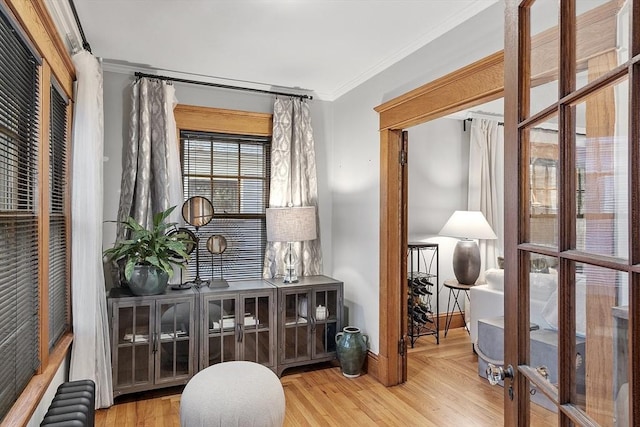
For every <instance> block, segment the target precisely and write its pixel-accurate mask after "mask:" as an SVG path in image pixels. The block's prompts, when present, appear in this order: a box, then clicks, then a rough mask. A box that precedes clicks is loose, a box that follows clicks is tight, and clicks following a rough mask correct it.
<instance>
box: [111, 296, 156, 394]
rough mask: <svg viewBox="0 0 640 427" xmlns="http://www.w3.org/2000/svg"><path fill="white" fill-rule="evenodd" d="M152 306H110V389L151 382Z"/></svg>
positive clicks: (143, 304)
mask: <svg viewBox="0 0 640 427" xmlns="http://www.w3.org/2000/svg"><path fill="white" fill-rule="evenodd" d="M152 304H153V303H142V304H122V305H121V304H114V308H113V309H114V311H115V316H114V323H115V324H114V325H113V334H114V336H113V337H112V342H113V345H114V347H115V349H116V351H114V352H113V355H114V359H115V360H113V368H114V369H113V376H114V378H113V384H114V388H115V389H116V390H117V389H122V388H128V387H135V386H140V385H144V384H150V383H152V382H153V365H152V360H153V358H152V350H153V348H152V343H153V330H152V328H151V324H152V310H151V305H152Z"/></svg>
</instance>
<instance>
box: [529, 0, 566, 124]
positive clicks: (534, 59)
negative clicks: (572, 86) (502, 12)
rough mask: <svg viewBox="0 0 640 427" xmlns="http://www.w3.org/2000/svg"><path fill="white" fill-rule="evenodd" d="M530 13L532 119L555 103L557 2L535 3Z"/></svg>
mask: <svg viewBox="0 0 640 427" xmlns="http://www.w3.org/2000/svg"><path fill="white" fill-rule="evenodd" d="M530 11H531V81H530V85H531V88H530V99H531V106H530V107H531V108H530V114H531V115H533V114H535V113H537V112H539V111H541V110H543V109H544V108H546V107H548V106H549V105H552V104H555V103H556V102H557V101H558V53H559V49H560V44H559V42H558V41H559V34H558V19H559V9H558V1H557V0H537V1H536V2H535V3H534V4H533V5H532V6H531V9H530Z"/></svg>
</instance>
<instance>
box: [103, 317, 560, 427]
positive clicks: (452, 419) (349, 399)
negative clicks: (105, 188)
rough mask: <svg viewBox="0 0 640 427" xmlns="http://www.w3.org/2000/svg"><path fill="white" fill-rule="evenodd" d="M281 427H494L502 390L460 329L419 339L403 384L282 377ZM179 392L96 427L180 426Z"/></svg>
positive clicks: (133, 401)
mask: <svg viewBox="0 0 640 427" xmlns="http://www.w3.org/2000/svg"><path fill="white" fill-rule="evenodd" d="M281 380H282V385H283V386H284V392H285V398H286V402H287V411H286V418H285V426H360V427H362V426H438V427H442V426H490V427H494V426H500V425H502V413H503V409H502V398H503V397H502V396H503V390H502V388H500V387H498V386H495V387H492V386H490V385H489V383H488V382H487V380H486V379H483V378H481V377H479V376H478V374H477V356H475V355H474V354H473V352H472V350H471V342H470V341H469V336H468V335H467V332H466V330H465V329H462V328H461V329H455V330H450V331H449V334H448V335H447V338H444V337H443V336H442V335H441V338H440V345H436V344H435V339H434V338H433V337H429V336H427V337H421V338H420V339H418V341H417V342H416V345H415V348H413V349H410V350H409V369H408V381H407V382H406V383H405V384H402V385H399V386H396V387H388V388H387V387H384V386H382V385H381V384H380V383H378V382H377V381H376V380H374V379H373V378H372V377H370V376H369V375H363V376H361V377H359V378H355V379H348V378H345V377H344V376H342V374H341V373H340V368H338V367H331V366H325V367H323V368H321V369H310V370H306V371H297V372H296V371H292V372H290V373H288V371H285V373H284V376H283V377H282V378H281ZM179 392H180V388H178V389H176V388H174V389H170V390H168V391H166V390H165V391H155V392H153V393H147V394H140V395H135V396H123V397H122V398H120V399H119V400H116V404H115V405H114V406H113V407H111V408H109V409H102V410H98V411H97V413H96V426H97V427H104V426H117V427H125V426H127V427H128V426H179V425H180V420H179V406H180V394H179ZM531 407H532V425H536V426H552V425H557V416H556V414H554V413H552V412H549V411H546V410H545V409H543V408H541V407H540V406H537V405H535V404H532V405H531Z"/></svg>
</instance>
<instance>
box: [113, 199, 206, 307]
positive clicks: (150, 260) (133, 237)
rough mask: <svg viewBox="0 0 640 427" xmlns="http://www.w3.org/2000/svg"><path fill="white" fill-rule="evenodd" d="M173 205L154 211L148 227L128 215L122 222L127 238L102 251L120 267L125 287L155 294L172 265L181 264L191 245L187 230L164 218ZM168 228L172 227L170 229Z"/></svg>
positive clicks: (169, 274) (138, 293)
mask: <svg viewBox="0 0 640 427" xmlns="http://www.w3.org/2000/svg"><path fill="white" fill-rule="evenodd" d="M174 209H175V206H173V207H171V208H169V209H167V210H165V211H163V212H159V213H157V214H155V215H154V216H153V224H152V226H151V228H150V229H146V228H145V227H143V226H142V225H140V224H139V223H138V222H137V221H136V220H135V219H133V218H132V217H129V218H128V219H127V220H126V221H125V222H123V224H124V227H125V228H126V229H127V230H128V235H129V238H128V239H126V240H122V241H120V242H116V244H115V245H114V246H113V247H112V248H109V249H107V250H105V251H104V255H105V256H106V257H107V258H108V259H109V260H111V261H114V262H116V263H117V264H118V265H119V266H120V267H121V268H123V269H124V277H125V279H126V281H127V284H128V285H129V289H130V290H131V292H132V293H134V294H135V295H157V294H161V293H163V292H164V291H165V289H166V287H167V283H168V281H169V278H170V277H172V276H173V269H174V266H175V265H177V266H179V267H180V268H184V265H185V263H186V262H187V260H188V259H189V255H188V253H187V248H188V247H189V246H190V245H194V244H195V242H194V241H193V240H191V236H190V235H189V234H188V233H185V232H180V231H177V230H175V223H171V222H166V219H167V218H168V217H169V215H171V212H173V210H174ZM172 229H173V230H174V231H172Z"/></svg>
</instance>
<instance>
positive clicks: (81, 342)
mask: <svg viewBox="0 0 640 427" xmlns="http://www.w3.org/2000/svg"><path fill="white" fill-rule="evenodd" d="M72 59H73V64H74V65H75V68H76V76H77V78H78V82H77V90H76V100H75V108H74V112H73V160H72V171H71V182H72V183H73V185H72V186H71V188H72V191H71V236H72V238H71V248H72V252H71V277H72V282H71V292H72V301H71V307H72V312H73V333H74V341H73V346H72V349H71V367H70V370H69V379H70V380H72V381H73V380H79V379H91V380H93V381H94V382H95V383H96V408H105V407H108V406H111V405H113V385H112V381H111V378H112V377H111V351H110V345H109V328H108V318H107V306H106V304H107V300H106V295H105V286H104V274H103V264H102V197H103V192H102V188H103V187H102V179H103V175H102V156H103V144H104V126H103V105H102V97H103V93H102V66H101V65H100V63H99V62H98V60H97V59H96V58H95V57H94V56H93V55H91V53H89V52H87V51H81V52H79V53H76V54H75V55H73V58H72Z"/></svg>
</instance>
